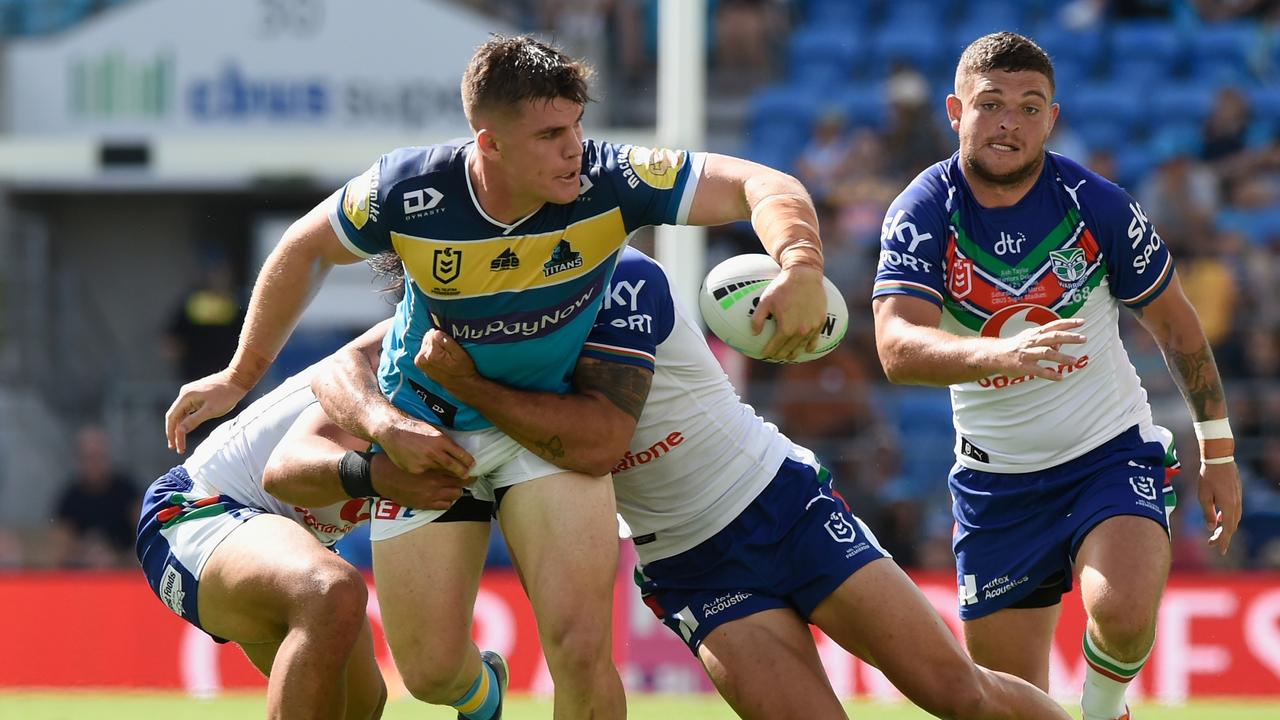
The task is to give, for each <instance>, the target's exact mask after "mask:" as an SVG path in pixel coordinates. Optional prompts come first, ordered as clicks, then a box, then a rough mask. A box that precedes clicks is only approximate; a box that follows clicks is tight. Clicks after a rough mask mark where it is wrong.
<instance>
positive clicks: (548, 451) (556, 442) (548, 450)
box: [533, 435, 564, 460]
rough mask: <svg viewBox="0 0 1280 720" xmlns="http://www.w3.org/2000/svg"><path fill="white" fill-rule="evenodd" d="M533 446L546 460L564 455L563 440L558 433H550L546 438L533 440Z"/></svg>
mask: <svg viewBox="0 0 1280 720" xmlns="http://www.w3.org/2000/svg"><path fill="white" fill-rule="evenodd" d="M533 447H534V451H535V452H537V453H538V454H539V455H541V456H542V457H543V458H545V459H547V460H555V459H558V458H562V457H564V441H563V440H561V439H560V436H559V435H552V436H551V437H549V438H547V439H546V440H535V441H534V443H533Z"/></svg>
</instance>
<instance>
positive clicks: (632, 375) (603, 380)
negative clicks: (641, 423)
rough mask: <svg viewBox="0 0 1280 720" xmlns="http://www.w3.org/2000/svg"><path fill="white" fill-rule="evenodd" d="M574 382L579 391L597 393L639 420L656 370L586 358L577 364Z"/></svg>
mask: <svg viewBox="0 0 1280 720" xmlns="http://www.w3.org/2000/svg"><path fill="white" fill-rule="evenodd" d="M574 382H575V384H576V385H577V387H578V389H579V390H583V391H586V390H590V391H594V392H598V393H600V394H601V395H603V396H605V397H606V398H608V399H609V402H612V403H613V404H614V405H616V406H617V407H618V409H619V410H622V411H623V412H625V413H626V414H628V415H630V416H631V417H633V418H635V419H636V420H637V421H638V420H639V419H640V413H641V412H642V411H644V403H645V400H647V399H648V398H649V386H650V385H651V384H652V383H653V371H651V370H646V369H644V368H641V367H636V366H635V365H623V364H622V363H612V362H602V361H599V360H591V359H588V358H583V359H582V360H579V361H578V369H577V372H576V373H575V374H574Z"/></svg>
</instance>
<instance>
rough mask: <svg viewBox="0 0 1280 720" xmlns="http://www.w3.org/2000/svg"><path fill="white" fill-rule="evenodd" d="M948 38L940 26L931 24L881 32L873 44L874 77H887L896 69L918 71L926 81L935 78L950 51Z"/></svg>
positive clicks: (884, 29)
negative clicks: (905, 67) (898, 66)
mask: <svg viewBox="0 0 1280 720" xmlns="http://www.w3.org/2000/svg"><path fill="white" fill-rule="evenodd" d="M946 38H947V35H946V34H945V33H943V32H942V31H941V30H940V29H939V28H938V27H937V26H935V25H932V24H928V23H924V24H921V25H916V26H911V25H893V26H889V27H884V28H881V29H880V30H878V31H877V32H876V34H875V35H874V37H873V38H872V40H871V48H872V56H871V73H872V77H873V78H876V79H880V78H884V77H887V76H888V75H889V72H890V71H891V70H892V69H893V68H894V66H896V65H906V66H909V67H912V68H915V69H916V70H919V71H920V72H921V73H923V74H924V75H925V76H926V77H928V76H930V75H932V74H933V72H934V69H935V68H936V67H938V66H939V65H940V62H939V61H940V60H941V58H942V57H943V54H944V53H946V52H947V48H948V47H949V46H948V45H947V41H946ZM948 59H949V60H951V61H954V60H955V59H957V58H951V57H948ZM952 69H953V70H954V67H952Z"/></svg>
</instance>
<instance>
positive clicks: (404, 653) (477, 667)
mask: <svg viewBox="0 0 1280 720" xmlns="http://www.w3.org/2000/svg"><path fill="white" fill-rule="evenodd" d="M589 99H590V98H589V97H588V94H587V71H586V69H585V68H584V67H583V66H582V65H581V64H580V63H578V62H576V61H574V60H572V59H570V58H568V57H566V56H565V55H563V54H562V53H561V52H559V51H558V50H556V49H555V48H553V47H550V46H548V45H545V44H543V43H540V42H538V41H536V40H533V39H532V38H527V37H517V38H503V37H495V38H493V39H492V40H490V41H489V42H487V43H485V44H484V45H482V46H481V47H480V48H479V49H478V50H477V51H476V53H475V55H474V56H473V58H472V59H471V62H470V64H469V65H468V68H467V70H466V73H465V75H464V77H463V83H462V100H463V107H464V109H465V111H466V114H467V118H468V120H469V121H470V123H471V125H472V127H473V128H474V130H475V137H474V139H473V140H471V141H469V142H463V143H458V144H444V145H434V146H430V147H422V148H406V149H401V150H396V151H394V152H392V153H389V154H387V155H385V156H383V157H382V159H380V160H379V161H378V162H377V163H375V164H374V165H373V167H371V168H370V169H369V170H368V171H367V172H365V173H364V174H363V175H361V176H359V177H357V178H355V179H354V180H352V181H351V182H349V183H348V184H347V185H346V187H345V188H343V190H341V191H339V192H338V193H336V194H335V195H334V196H333V197H331V198H330V199H329V200H327V201H325V202H323V203H321V204H320V205H319V206H317V207H316V208H315V209H314V210H313V211H312V212H311V213H309V214H308V215H307V216H306V217H304V218H302V219H301V220H300V221H298V222H297V223H295V224H294V225H293V226H292V227H291V228H290V229H289V230H288V231H287V232H286V234H285V237H284V238H283V239H282V241H281V243H280V245H279V246H278V247H277V248H276V250H275V251H274V252H273V253H272V255H271V256H270V257H269V258H268V259H267V262H266V264H265V266H264V268H263V271H262V273H261V274H260V275H259V278H258V282H257V284H256V285H255V288H254V294H253V298H252V300H251V302H250V307H249V312H248V316H247V319H246V322H245V329H244V331H243V333H242V334H241V339H240V340H241V341H240V346H239V348H238V350H237V353H236V356H235V358H233V360H232V363H231V365H230V366H229V367H228V368H227V370H226V371H224V372H222V373H219V374H217V375H214V376H211V377H210V378H206V379H204V380H201V381H197V382H195V383H191V384H188V385H187V386H185V387H184V388H183V389H182V392H181V394H180V395H179V397H178V399H177V400H176V401H175V402H174V404H173V406H172V407H171V408H170V411H169V413H168V414H167V416H166V423H167V431H168V435H169V439H170V442H171V443H172V444H173V445H174V446H175V447H177V448H179V449H180V448H181V446H182V444H183V437H184V435H185V433H186V432H187V431H189V430H190V429H191V428H192V427H194V426H195V425H198V424H199V423H200V422H202V421H203V420H204V419H206V418H208V417H212V416H216V415H218V414H221V413H223V412H226V411H227V409H229V408H230V407H231V406H232V405H233V404H234V403H235V402H236V401H238V400H239V399H240V398H241V397H242V396H243V395H244V393H245V392H246V390H247V389H248V388H250V387H252V386H253V384H254V383H256V382H257V380H258V378H259V377H260V376H261V374H262V372H263V371H264V370H265V369H266V367H267V366H268V365H269V364H270V362H271V359H272V358H274V357H275V355H276V353H277V351H278V350H279V348H280V346H281V345H282V343H283V342H284V340H285V338H286V337H287V335H288V332H289V329H290V328H291V327H292V326H293V322H294V320H295V319H296V318H297V317H298V315H299V314H300V313H301V311H302V308H303V306H304V305H305V302H306V299H307V298H308V297H309V295H310V291H311V290H312V289H313V288H314V287H315V285H316V284H317V282H318V277H320V276H321V275H322V273H323V271H324V270H325V269H327V268H328V267H329V266H331V265H333V264H335V263H350V262H355V261H357V260H358V259H360V258H362V257H368V256H370V255H373V254H377V253H385V252H395V253H396V255H398V257H399V259H400V260H401V261H403V264H404V268H405V270H406V274H407V278H408V283H407V285H408V287H407V292H406V295H405V299H404V300H403V302H402V303H401V304H400V308H399V312H398V315H397V318H396V323H395V326H394V328H393V330H392V332H390V333H389V334H388V335H387V341H386V345H385V352H384V354H383V364H382V367H381V369H380V381H381V389H382V391H383V393H385V394H386V395H388V396H389V397H390V398H391V399H392V402H394V403H395V404H396V405H397V406H398V407H400V408H402V409H404V410H405V411H406V412H408V413H410V414H412V415H414V416H415V417H419V418H423V419H426V420H428V421H431V422H432V423H434V424H436V425H438V426H440V427H442V428H444V429H447V430H448V431H449V433H450V435H451V436H452V437H454V438H456V439H457V440H458V442H459V444H460V445H462V446H463V447H465V448H467V449H468V450H469V451H471V452H472V453H474V454H476V455H480V453H479V449H480V448H484V449H485V453H486V457H487V459H488V462H486V464H484V465H480V464H479V461H477V462H478V464H477V465H476V466H475V467H472V468H470V469H469V470H470V472H471V473H472V475H473V476H474V477H477V478H479V481H478V482H480V483H482V484H483V486H484V488H483V491H484V492H488V491H490V490H492V489H493V488H496V487H512V490H511V491H510V492H509V493H508V497H507V502H506V503H504V504H503V510H502V512H503V513H505V514H506V515H507V516H508V517H506V518H504V527H506V529H507V539H508V540H509V541H510V542H511V544H512V545H513V548H514V552H515V553H516V554H517V556H518V557H519V561H520V566H521V570H522V572H523V578H524V580H525V587H526V591H527V592H528V594H529V598H530V601H531V603H532V605H533V608H534V613H535V615H536V617H537V619H538V627H539V632H540V634H541V636H542V640H543V647H544V649H545V651H546V653H547V662H548V666H549V668H550V672H551V676H552V679H553V680H554V682H555V687H556V692H555V704H556V709H555V712H556V717H621V716H622V715H623V713H624V707H623V696H622V683H621V680H620V679H619V677H618V673H617V670H616V668H615V667H614V665H613V663H612V661H611V649H612V638H611V631H612V623H611V622H610V614H611V609H612V597H613V579H614V571H615V569H616V563H617V557H616V553H615V552H614V550H615V548H614V546H613V544H612V542H610V539H611V538H613V537H614V534H615V531H616V528H615V520H614V513H613V505H614V500H613V491H612V485H611V484H610V483H607V482H601V481H599V480H598V478H595V477H591V476H588V475H584V474H583V473H580V472H566V471H564V470H562V469H561V468H558V467H556V466H554V465H552V464H550V463H548V462H546V461H545V460H543V459H542V458H539V457H538V456H536V455H534V454H532V453H530V452H529V451H527V450H524V449H523V448H521V447H520V446H519V445H518V444H517V443H515V442H514V441H512V440H511V439H510V438H506V437H504V436H503V435H502V433H501V432H500V431H498V430H495V429H494V428H493V427H492V425H491V423H490V422H489V420H487V419H485V418H484V417H483V416H482V415H480V414H479V413H477V412H476V411H475V409H474V408H473V407H471V406H469V405H468V404H467V403H465V402H462V401H461V400H460V399H458V398H456V397H454V396H452V395H451V394H450V393H449V392H448V390H447V389H446V388H443V387H441V386H440V385H439V384H437V383H435V382H434V381H433V380H431V379H430V378H428V377H427V376H426V375H424V374H423V373H422V372H421V371H419V370H418V369H417V368H416V367H414V365H413V357H414V354H415V353H416V352H417V349H418V347H419V345H420V343H421V341H422V338H423V336H424V335H425V334H426V333H427V331H428V330H429V329H431V328H436V327H439V328H444V329H446V330H448V331H449V332H450V333H451V334H452V335H453V336H454V337H455V338H457V340H458V341H459V342H461V343H464V344H465V345H466V346H467V347H468V348H469V349H470V351H471V352H472V353H473V354H474V357H475V358H476V362H477V364H478V365H479V366H480V368H481V369H482V370H483V371H484V372H486V373H489V374H491V375H492V376H493V377H496V378H499V379H501V380H502V381H503V382H507V383H511V384H513V385H516V386H519V387H524V388H530V389H536V390H542V391H548V392H562V391H564V390H566V389H567V388H568V379H569V377H570V376H571V375H572V371H573V365H574V362H575V361H576V358H577V354H578V351H579V349H580V348H581V346H582V341H583V340H584V339H585V338H586V336H587V334H588V332H589V331H590V329H591V326H592V321H593V319H594V317H595V314H596V311H597V310H598V309H599V307H600V302H601V298H602V296H603V291H604V289H605V287H606V286H607V285H608V282H609V277H610V275H611V274H612V271H613V267H614V265H615V264H616V261H617V257H618V254H619V253H620V251H621V249H622V247H624V246H625V244H626V242H627V238H628V236H629V235H630V233H631V232H633V231H634V230H636V229H637V228H639V227H641V226H645V225H656V224H695V225H714V224H720V223H727V222H734V221H739V220H745V219H748V218H750V219H751V220H752V221H753V223H754V225H755V227H756V228H757V230H758V232H759V235H760V237H761V240H762V242H763V244H764V246H765V248H766V249H767V250H769V252H770V253H772V254H773V256H774V257H775V258H776V259H778V261H779V262H780V264H781V265H782V268H783V271H782V274H781V275H780V276H779V279H778V281H777V282H776V283H775V284H774V286H773V287H771V289H770V292H769V293H767V294H766V295H765V296H764V297H763V298H762V300H761V313H760V315H761V318H760V320H759V321H758V322H759V323H760V324H762V323H763V321H764V319H763V318H764V316H765V315H767V314H770V313H772V314H773V315H774V317H775V318H776V319H777V321H778V326H779V333H778V336H777V337H776V338H775V339H774V341H773V342H772V343H771V345H770V347H767V348H765V350H766V352H767V353H768V354H769V355H771V356H773V357H777V358H786V357H790V356H792V355H794V354H795V353H797V352H799V351H800V350H801V349H802V348H803V347H804V346H806V345H807V344H808V345H811V344H813V343H814V342H816V339H817V333H818V331H819V330H820V328H821V325H822V321H823V320H824V319H825V313H824V309H825V295H824V294H823V290H822V282H821V277H822V255H821V244H820V241H819V239H818V236H817V220H816V215H815V213H814V209H813V205H812V202H811V201H810V200H809V197H808V195H807V194H806V193H805V191H804V188H803V187H802V186H801V185H800V184H799V183H798V182H797V181H796V180H795V179H794V178H791V177H789V176H787V175H785V174H782V173H779V172H777V171H774V170H771V169H769V168H765V167H763V166H760V165H756V164H754V163H750V162H747V161H744V160H738V159H735V158H730V157H726V156H722V155H715V154H710V153H689V152H684V151H678V152H677V151H671V150H649V149H647V148H641V147H635V146H620V145H614V144H611V143H606V142H597V141H594V140H588V139H584V138H583V135H582V125H581V120H582V114H583V110H584V107H585V104H586V103H587V101H588V100H589ZM360 460H361V458H357V459H356V460H354V461H351V462H350V463H348V465H347V467H349V468H351V469H352V471H353V472H357V473H358V472H359V470H360V468H359V466H358V463H359V461H360ZM450 467H452V468H453V469H454V471H455V472H458V473H465V472H467V470H468V469H467V468H465V467H461V466H455V465H454V464H452V463H447V464H446V466H445V469H448V468H450ZM406 469H408V470H418V469H420V468H416V467H410V468H406ZM389 515H390V514H388V517H386V519H385V520H384V519H383V518H382V517H375V519H374V522H373V528H372V536H373V538H374V540H375V543H374V550H373V552H374V573H375V576H376V578H377V581H378V587H379V600H380V602H381V607H382V611H383V619H384V624H385V627H386V630H387V635H388V640H389V642H390V645H391V649H392V652H393V654H394V656H395V658H396V663H397V665H398V666H399V668H400V670H401V673H402V675H403V676H404V679H405V682H406V685H407V686H408V687H409V690H410V691H411V692H412V693H413V694H414V695H415V696H416V697H418V698H420V699H423V700H426V701H429V702H433V703H445V704H450V705H453V706H455V707H467V708H470V707H471V706H472V705H473V704H475V702H474V701H475V698H474V697H473V693H474V692H478V693H481V694H482V695H484V694H486V693H488V692H489V690H487V689H489V688H493V687H494V686H495V685H494V682H493V680H494V672H493V670H492V669H491V668H489V667H487V666H486V665H485V664H483V663H482V662H481V660H480V654H479V652H478V650H477V649H476V648H475V647H474V645H473V644H472V643H471V640H470V633H469V621H470V617H471V608H472V602H473V601H474V598H475V594H476V592H477V590H478V583H479V577H480V567H481V564H482V562H483V556H484V551H485V547H486V537H485V536H484V535H483V534H482V532H483V528H481V530H480V531H477V530H475V528H473V527H472V526H476V525H480V524H478V523H433V522H432V520H434V519H436V515H438V513H434V514H433V513H423V512H411V511H403V512H400V513H398V514H397V515H396V516H395V517H390V516H389ZM549 528H552V529H554V532H549V531H548V529H549ZM442 578H443V579H442ZM569 584H572V585H573V586H574V588H575V590H576V592H575V594H574V595H573V597H572V598H570V597H568V596H566V595H565V593H564V592H563V588H564V587H566V586H567V585H569ZM479 704H480V706H481V708H482V709H481V710H479V711H477V712H467V713H466V714H467V716H468V717H469V718H472V719H473V720H488V718H489V717H490V713H491V710H490V709H488V708H489V707H490V703H489V701H488V700H483V701H481V702H480V703H479Z"/></svg>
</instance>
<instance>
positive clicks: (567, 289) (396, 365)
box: [329, 140, 705, 430]
mask: <svg viewBox="0 0 1280 720" xmlns="http://www.w3.org/2000/svg"><path fill="white" fill-rule="evenodd" d="M473 150H474V144H473V143H471V142H465V143H459V144H445V145H433V146H430V147H416V148H402V149H399V150H395V151H393V152H391V153H388V154H386V155H384V156H382V158H381V159H379V160H378V162H376V163H374V164H373V166H372V167H370V168H369V169H368V170H367V171H366V172H365V173H364V174H362V175H360V176H359V177H356V178H355V179H353V180H351V181H350V182H348V183H347V184H346V186H345V187H344V188H343V190H342V191H341V192H339V193H337V194H336V195H335V202H334V204H333V206H332V207H331V208H330V210H329V221H330V223H331V224H332V225H333V228H334V231H335V232H337V234H338V237H339V238H340V239H341V240H342V242H343V244H345V245H346V246H347V248H348V249H349V250H351V251H352V252H353V253H355V254H357V255H359V256H361V257H368V256H371V255H375V254H377V253H382V252H387V251H394V252H395V253H396V254H397V255H399V256H400V258H401V260H402V261H403V262H404V267H405V280H406V282H405V286H406V287H405V296H404V299H403V300H402V301H401V302H400V305H399V307H398V308H397V311H396V320H395V323H394V326H393V328H392V331H391V332H390V333H388V335H387V339H386V341H385V342H384V344H383V353H382V366H381V368H380V369H379V378H380V382H381V384H382V390H383V392H384V393H386V394H387V396H388V397H390V398H391V400H392V401H393V402H394V403H395V404H396V405H397V406H398V407H400V408H402V409H404V410H406V411H407V412H409V413H411V414H413V415H415V416H417V417H421V418H423V419H425V420H428V421H430V422H433V423H439V424H441V425H444V426H446V427H451V428H456V429H459V430H478V429H481V428H485V427H489V426H490V425H491V423H489V421H488V420H486V419H484V418H483V417H481V415H480V414H479V413H477V412H476V411H475V410H474V409H472V408H470V407H468V406H466V405H463V404H461V403H459V402H458V401H457V400H456V399H454V398H453V397H451V396H450V395H449V394H448V393H447V392H446V391H445V390H444V389H443V388H441V387H440V386H438V385H436V384H435V383H434V382H432V381H431V379H430V378H428V377H427V376H426V375H425V374H424V373H422V372H421V371H420V370H418V369H417V367H415V366H414V364H413V358H414V356H415V355H416V354H417V351H418V348H419V346H420V345H421V344H422V337H423V335H425V334H426V331H427V330H429V329H431V328H433V327H438V328H440V329H441V330H443V331H444V332H445V333H447V334H449V335H450V336H452V337H453V338H454V339H456V340H457V341H458V342H460V343H461V344H462V345H463V346H464V347H465V348H466V349H467V351H468V352H469V353H470V354H471V357H472V358H473V359H474V360H475V362H476V367H477V369H478V370H479V371H480V373H481V374H482V375H484V376H485V377H488V378H491V379H493V380H496V381H498V382H502V383H505V384H507V385H512V386H515V387H518V388H523V389H529V390H542V391H547V392H564V391H566V390H568V389H569V379H570V377H571V376H572V374H573V368H574V366H575V364H576V361H577V358H578V354H579V351H580V350H581V349H582V343H583V341H584V340H585V339H586V337H587V334H588V333H590V332H591V327H592V323H593V322H594V320H595V316H596V311H597V310H598V309H599V308H600V303H601V300H602V298H603V297H604V293H605V288H606V287H607V286H608V284H609V279H610V277H611V276H612V274H613V269H614V266H615V265H616V263H617V260H618V256H619V253H620V252H621V250H622V248H623V247H625V246H626V244H627V238H628V237H629V236H630V234H631V233H632V232H634V231H635V230H637V229H638V228H640V227H643V226H646V225H665V224H683V223H684V222H686V220H687V218H688V216H689V208H690V206H691V205H692V204H693V195H694V192H695V190H696V188H697V184H698V178H699V176H700V174H701V169H702V164H703V162H704V160H705V156H704V155H702V154H699V153H687V152H684V151H673V150H665V149H650V148H644V147H640V146H633V145H613V144H610V143H605V142H597V141H594V140H587V141H585V142H584V143H583V155H582V174H581V176H580V182H581V189H580V190H579V192H578V198H577V200H575V201H574V202H572V203H569V204H566V205H556V204H551V203H548V204H546V205H543V206H542V207H541V208H539V209H538V210H537V211H536V212H534V213H533V214H532V215H529V216H528V217H525V218H523V219H521V220H518V221H516V222H515V223H514V224H511V225H508V224H505V223H502V222H499V221H497V220H495V219H493V218H492V217H490V216H489V215H488V214H487V213H485V211H484V209H483V208H481V207H480V203H479V202H478V201H477V199H476V194H475V191H474V188H472V185H471V175H470V173H469V172H468V170H467V163H468V158H470V156H471V153H472V152H473Z"/></svg>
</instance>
